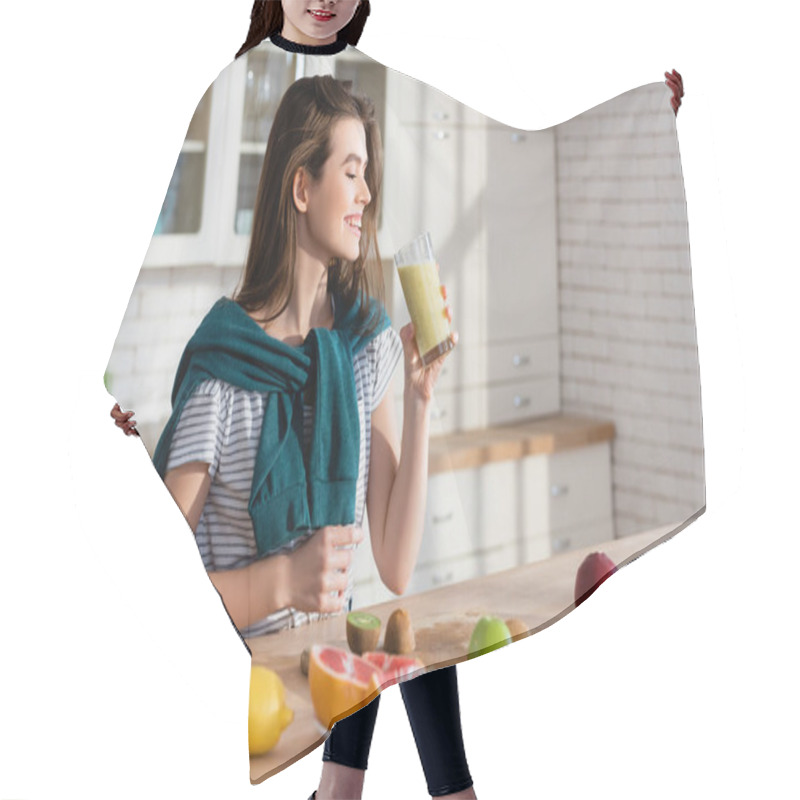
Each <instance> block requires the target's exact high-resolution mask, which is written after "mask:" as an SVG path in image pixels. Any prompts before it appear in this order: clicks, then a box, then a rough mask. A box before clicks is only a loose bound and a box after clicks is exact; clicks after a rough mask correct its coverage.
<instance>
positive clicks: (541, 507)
mask: <svg viewBox="0 0 800 800" xmlns="http://www.w3.org/2000/svg"><path fill="white" fill-rule="evenodd" d="M521 469H522V470H523V475H524V477H523V482H524V484H525V486H526V487H527V489H528V491H527V492H526V493H525V495H524V496H523V498H522V509H523V510H522V515H523V553H524V558H525V560H526V561H531V560H535V559H537V558H540V557H541V553H542V540H543V539H549V544H550V552H548V553H547V554H546V555H548V556H549V555H551V554H553V555H554V554H556V553H558V552H563V551H565V550H574V549H576V548H579V547H587V546H589V545H592V544H595V543H600V542H606V541H608V540H610V539H613V538H614V523H613V512H612V504H611V459H610V446H609V444H608V443H607V442H599V443H597V444H593V445H590V446H588V447H578V448H574V449H571V450H563V451H560V452H557V453H553V454H552V455H535V456H527V457H526V458H524V459H522V461H521Z"/></svg>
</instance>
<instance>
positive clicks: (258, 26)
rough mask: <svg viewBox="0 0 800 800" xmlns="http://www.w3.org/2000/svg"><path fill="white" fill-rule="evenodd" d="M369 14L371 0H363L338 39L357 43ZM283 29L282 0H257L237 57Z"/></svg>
mask: <svg viewBox="0 0 800 800" xmlns="http://www.w3.org/2000/svg"><path fill="white" fill-rule="evenodd" d="M368 16H369V0H361V2H360V3H359V4H358V8H356V13H355V14H354V15H353V19H351V20H350V22H348V23H347V25H345V26H344V28H342V29H341V30H340V31H339V34H338V36H337V39H344V40H345V41H346V42H347V44H351V45H357V44H358V40H359V39H360V38H361V32H362V31H363V30H364V25H365V24H366V22H367V17H368ZM282 30H283V6H282V5H281V3H280V0H255V2H254V3H253V9H252V10H251V11H250V30H249V31H248V32H247V38H246V39H245V41H244V44H243V45H242V46H241V47H240V48H239V52H238V53H237V54H236V58H239V56H241V55H244V54H245V53H246V52H247V51H248V50H251V49H252V48H253V47H255V46H256V45H258V44H261V42H263V41H264V39H266V38H268V37H269V36H272V35H273V34H275V33H280V32H281V31H282Z"/></svg>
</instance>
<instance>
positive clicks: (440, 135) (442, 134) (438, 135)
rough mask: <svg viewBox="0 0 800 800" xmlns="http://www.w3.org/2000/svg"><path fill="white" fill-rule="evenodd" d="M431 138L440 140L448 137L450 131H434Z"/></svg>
mask: <svg viewBox="0 0 800 800" xmlns="http://www.w3.org/2000/svg"><path fill="white" fill-rule="evenodd" d="M433 138H434V139H438V140H439V141H440V142H441V141H444V140H445V139H449V138H450V133H449V132H448V131H436V133H434V134H433Z"/></svg>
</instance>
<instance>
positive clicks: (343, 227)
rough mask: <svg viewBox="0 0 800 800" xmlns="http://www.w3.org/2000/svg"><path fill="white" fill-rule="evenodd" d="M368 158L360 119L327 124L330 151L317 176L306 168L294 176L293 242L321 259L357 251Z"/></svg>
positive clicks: (366, 197) (366, 196)
mask: <svg viewBox="0 0 800 800" xmlns="http://www.w3.org/2000/svg"><path fill="white" fill-rule="evenodd" d="M367 160H368V159H367V136H366V132H365V131H364V125H363V123H362V122H361V121H360V120H358V119H354V118H352V117H350V118H347V119H340V120H339V121H338V122H336V123H335V124H334V126H333V128H332V130H331V134H330V155H329V156H328V158H327V160H326V161H325V164H324V165H323V167H322V173H321V175H320V176H319V178H318V179H317V180H314V179H313V178H311V177H310V176H309V175H308V173H306V172H305V171H302V172H301V173H299V174H298V176H297V177H296V178H295V206H296V208H297V210H298V212H299V215H300V220H299V225H298V244H299V246H300V247H301V248H303V249H304V250H306V251H307V252H308V253H309V254H311V255H313V256H314V257H315V258H318V259H319V260H320V261H322V262H323V263H325V264H328V263H330V261H331V260H332V259H337V258H338V259H343V260H345V261H355V260H356V259H357V258H358V257H359V254H360V243H361V222H362V218H363V215H364V209H365V208H366V207H367V205H368V203H369V202H370V200H371V199H372V195H371V194H370V190H369V187H368V185H367V179H366V171H367Z"/></svg>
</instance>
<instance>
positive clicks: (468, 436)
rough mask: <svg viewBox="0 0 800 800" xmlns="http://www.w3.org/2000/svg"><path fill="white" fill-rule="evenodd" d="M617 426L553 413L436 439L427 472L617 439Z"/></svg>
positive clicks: (431, 472)
mask: <svg viewBox="0 0 800 800" xmlns="http://www.w3.org/2000/svg"><path fill="white" fill-rule="evenodd" d="M614 434H615V430H614V423H613V422H610V421H608V420H598V419H592V418H590V417H582V416H578V415H575V414H554V415H553V416H550V417H542V418H541V419H536V420H532V421H531V422H525V423H515V424H513V425H499V426H497V427H494V428H484V429H481V430H477V431H464V432H462V433H453V434H448V435H446V436H434V437H432V438H431V441H430V455H429V460H428V472H429V474H431V475H433V474H435V473H437V472H449V471H450V470H453V469H472V468H475V467H481V466H483V465H484V464H489V463H491V462H493V461H509V460H512V459H517V458H522V457H523V456H530V455H536V454H539V453H556V452H558V451H559V450H566V449H568V448H571V447H585V446H587V445H590V444H595V443H597V442H605V441H610V440H611V439H613V438H614Z"/></svg>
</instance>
